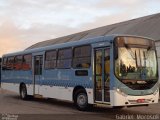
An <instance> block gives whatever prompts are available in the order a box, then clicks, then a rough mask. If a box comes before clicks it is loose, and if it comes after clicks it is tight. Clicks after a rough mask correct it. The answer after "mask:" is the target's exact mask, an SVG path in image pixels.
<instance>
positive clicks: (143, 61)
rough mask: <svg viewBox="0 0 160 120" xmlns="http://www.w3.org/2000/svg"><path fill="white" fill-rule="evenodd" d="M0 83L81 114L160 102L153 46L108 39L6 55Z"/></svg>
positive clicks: (139, 39)
mask: <svg viewBox="0 0 160 120" xmlns="http://www.w3.org/2000/svg"><path fill="white" fill-rule="evenodd" d="M1 82H2V88H4V89H7V90H11V91H14V92H17V93H19V94H20V97H21V98H22V99H27V97H28V95H31V96H40V97H45V98H56V99H60V100H68V101H73V102H74V103H75V105H76V106H77V108H78V109H79V110H86V109H87V108H88V106H89V105H99V104H100V105H104V106H113V107H124V106H137V105H138V106H141V105H149V104H154V103H158V98H159V88H158V67H157V57H156V48H155V42H154V41H153V40H151V39H149V38H144V37H138V36H127V35H110V36H99V37H96V38H90V39H83V40H79V41H74V42H67V43H61V44H55V45H50V46H47V47H41V48H35V49H28V50H24V51H21V52H17V53H12V54H6V55H3V57H2V75H1Z"/></svg>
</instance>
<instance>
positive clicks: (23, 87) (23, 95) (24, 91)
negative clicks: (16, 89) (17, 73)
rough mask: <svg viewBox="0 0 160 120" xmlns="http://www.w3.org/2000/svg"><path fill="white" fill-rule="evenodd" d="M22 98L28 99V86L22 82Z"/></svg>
mask: <svg viewBox="0 0 160 120" xmlns="http://www.w3.org/2000/svg"><path fill="white" fill-rule="evenodd" d="M20 98H21V99H22V100H26V99H27V98H28V95H27V88H26V86H25V84H22V85H21V87H20Z"/></svg>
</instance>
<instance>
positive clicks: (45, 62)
mask: <svg viewBox="0 0 160 120" xmlns="http://www.w3.org/2000/svg"><path fill="white" fill-rule="evenodd" d="M51 51H52V52H53V51H54V52H56V57H55V59H53V60H47V59H46V57H47V52H51ZM57 58H58V52H57V50H56V49H53V50H48V51H45V59H44V69H45V70H50V69H56V68H57ZM46 61H55V67H54V68H53V67H49V68H46Z"/></svg>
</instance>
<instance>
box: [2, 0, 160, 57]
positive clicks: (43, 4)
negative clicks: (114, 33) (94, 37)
mask: <svg viewBox="0 0 160 120" xmlns="http://www.w3.org/2000/svg"><path fill="white" fill-rule="evenodd" d="M159 5H160V0H0V57H1V56H2V55H3V54H6V53H12V52H16V51H21V50H24V49H25V48H27V47H29V46H31V45H32V44H35V43H37V42H40V41H44V40H48V39H53V38H57V37H61V36H66V35H69V34H73V33H77V32H81V31H85V30H89V29H93V28H97V27H101V26H105V25H110V24H114V23H118V22H122V21H127V20H130V19H134V18H139V17H142V16H147V15H151V14H156V13H159V12H160V7H159Z"/></svg>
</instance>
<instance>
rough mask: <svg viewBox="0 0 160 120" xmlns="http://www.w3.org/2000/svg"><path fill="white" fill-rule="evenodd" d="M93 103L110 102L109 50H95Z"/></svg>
mask: <svg viewBox="0 0 160 120" xmlns="http://www.w3.org/2000/svg"><path fill="white" fill-rule="evenodd" d="M94 52H95V54H94V56H95V58H94V60H95V62H94V66H95V69H94V70H95V73H94V75H95V78H94V80H95V81H94V83H95V86H94V88H95V89H94V91H95V102H100V103H105V102H110V92H109V91H110V74H109V73H110V48H98V49H95V51H94Z"/></svg>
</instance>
